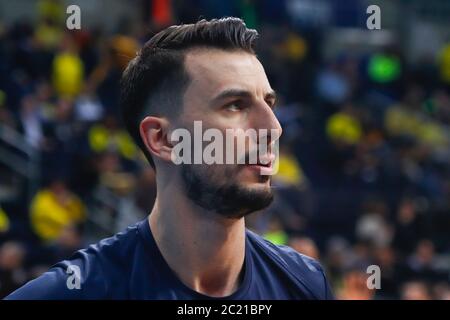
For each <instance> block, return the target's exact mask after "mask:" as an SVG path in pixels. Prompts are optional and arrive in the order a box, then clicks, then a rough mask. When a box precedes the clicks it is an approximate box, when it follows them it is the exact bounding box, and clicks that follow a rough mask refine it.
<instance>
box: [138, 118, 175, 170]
mask: <svg viewBox="0 0 450 320" xmlns="http://www.w3.org/2000/svg"><path fill="white" fill-rule="evenodd" d="M168 125H169V124H168V122H167V120H166V119H164V118H157V117H146V118H144V120H142V121H141V123H140V126H139V132H140V135H141V139H142V141H143V142H144V144H145V146H146V147H147V150H148V152H150V154H151V155H152V157H154V158H159V159H161V160H163V161H170V160H171V151H172V146H171V145H170V142H169V141H168V137H167V134H168Z"/></svg>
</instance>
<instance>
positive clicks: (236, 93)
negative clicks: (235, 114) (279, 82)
mask: <svg viewBox="0 0 450 320" xmlns="http://www.w3.org/2000/svg"><path fill="white" fill-rule="evenodd" d="M251 96H252V93H251V92H250V91H247V90H243V89H227V90H224V91H222V92H221V93H219V94H218V95H217V96H216V97H214V98H213V99H212V100H211V102H212V103H213V104H214V103H215V102H218V101H221V100H224V99H226V98H231V97H234V98H236V97H240V98H250V97H251ZM276 98H277V94H276V92H275V91H274V90H271V91H269V92H268V93H266V94H265V96H264V99H273V100H276Z"/></svg>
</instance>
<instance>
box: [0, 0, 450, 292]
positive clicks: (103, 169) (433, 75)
mask: <svg viewBox="0 0 450 320" xmlns="http://www.w3.org/2000/svg"><path fill="white" fill-rule="evenodd" d="M70 4H77V5H78V6H79V7H80V9H81V30H74V31H69V30H67V28H66V19H67V17H68V14H66V8H67V6H68V5H70ZM371 4H376V5H378V6H379V7H380V9H381V30H368V28H367V26H366V21H367V19H368V17H369V14H367V13H366V9H367V7H368V6H369V5H371ZM223 16H239V17H242V18H243V19H244V20H245V21H246V23H247V26H248V27H251V28H256V29H257V30H258V31H259V32H260V41H259V44H258V50H257V52H258V56H259V58H260V59H261V61H262V63H263V65H264V66H265V68H266V72H267V74H268V77H269V80H270V81H271V84H272V87H273V88H275V89H276V90H277V92H278V94H279V96H280V99H279V102H278V107H277V111H276V113H277V115H278V117H279V120H280V122H281V123H282V125H283V127H284V135H283V137H282V139H281V144H280V146H281V155H280V171H279V173H278V174H277V176H276V177H275V178H274V185H276V188H275V190H276V193H277V197H276V201H275V202H274V203H273V205H272V206H271V207H270V208H268V209H267V210H265V211H264V212H261V213H257V214H254V215H253V216H251V217H249V219H248V226H249V227H250V228H252V229H253V230H256V231H257V232H258V233H260V234H262V235H264V236H265V237H266V238H268V239H270V240H271V241H273V242H275V243H278V244H288V245H291V246H292V247H294V248H295V249H296V250H298V251H300V252H302V253H305V254H307V255H310V256H312V257H314V258H317V259H319V260H320V262H321V263H322V264H323V265H324V267H325V268H326V271H327V274H328V276H329V279H330V281H331V283H332V285H333V288H334V291H335V294H336V296H337V297H338V298H339V299H450V287H449V281H450V127H449V125H450V95H449V94H450V90H449V89H450V28H449V26H450V25H449V24H450V22H449V21H450V19H449V17H450V1H447V0H427V1H419V0H405V1H400V0H397V1H395V0H391V1H388V0H386V1H376V0H373V1H364V0H339V1H337V0H336V1H331V0H260V1H252V0H236V1H223V0H189V1H187V0H186V1H183V0H172V1H170V0H153V1H152V0H127V1H125V0H83V1H81V0H79V1H75V0H73V1H58V0H53V1H52V0H36V1H34V0H14V1H9V0H0V297H4V296H5V295H7V294H8V293H10V292H11V291H12V290H14V289H15V288H17V287H18V286H20V285H22V284H23V283H25V282H26V281H28V280H29V279H32V278H34V277H36V276H38V275H39V274H41V273H42V272H43V271H45V270H46V269H47V268H48V267H49V266H51V265H52V264H53V263H55V262H56V261H59V260H61V259H64V258H67V257H68V256H70V254H71V253H72V252H73V251H74V250H76V249H78V248H82V247H85V246H86V245H88V244H90V243H93V242H95V241H97V240H99V239H101V238H103V237H106V236H109V235H112V234H113V233H115V232H118V231H120V230H123V229H124V228H125V227H126V226H127V225H130V224H133V223H135V222H136V221H138V220H140V219H143V218H144V217H145V215H146V214H147V213H149V212H150V210H151V207H152V204H153V201H154V196H155V181H154V172H153V170H152V169H151V167H150V166H149V165H148V164H147V163H146V162H145V160H144V158H143V156H142V154H141V153H140V152H139V151H138V150H137V148H136V146H135V145H134V144H133V143H132V141H131V140H130V138H129V136H128V135H127V134H126V132H125V131H124V128H123V126H122V123H121V119H120V116H119V115H118V114H119V113H118V91H119V90H118V88H119V78H120V75H121V72H122V70H123V68H124V66H125V65H126V63H127V62H128V60H129V58H130V57H133V56H134V54H135V52H136V51H137V50H138V48H139V46H140V45H142V43H144V42H145V41H146V40H147V39H149V37H150V36H151V35H153V34H154V33H155V32H157V31H158V30H160V29H162V28H164V27H165V26H168V25H171V24H175V23H181V22H182V23H191V22H195V21H197V20H198V19H199V18H208V19H209V18H218V17H223ZM370 265H377V266H379V267H380V270H381V288H380V289H373V290H371V289H369V288H368V287H367V285H366V280H367V278H368V276H369V275H370V274H368V273H367V272H366V271H367V267H368V266H370Z"/></svg>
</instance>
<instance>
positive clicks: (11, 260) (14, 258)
mask: <svg viewBox="0 0 450 320" xmlns="http://www.w3.org/2000/svg"><path fill="white" fill-rule="evenodd" d="M24 258H25V249H24V248H23V246H22V245H21V244H20V243H18V242H13V241H9V242H5V243H3V244H2V245H1V246H0V298H2V297H4V296H6V295H8V294H9V293H11V292H12V291H14V290H16V289H17V288H19V287H20V286H22V285H23V284H24V283H25V282H26V281H27V276H26V273H25V270H24V267H23V263H24Z"/></svg>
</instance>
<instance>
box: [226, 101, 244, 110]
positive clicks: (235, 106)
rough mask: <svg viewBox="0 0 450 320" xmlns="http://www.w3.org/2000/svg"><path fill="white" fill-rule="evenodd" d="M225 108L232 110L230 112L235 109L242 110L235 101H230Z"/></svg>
mask: <svg viewBox="0 0 450 320" xmlns="http://www.w3.org/2000/svg"><path fill="white" fill-rule="evenodd" d="M225 108H226V109H227V110H228V111H232V112H236V111H241V110H242V107H241V106H240V105H239V104H238V103H237V102H233V103H230V104H229V105H227V106H226V107H225Z"/></svg>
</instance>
